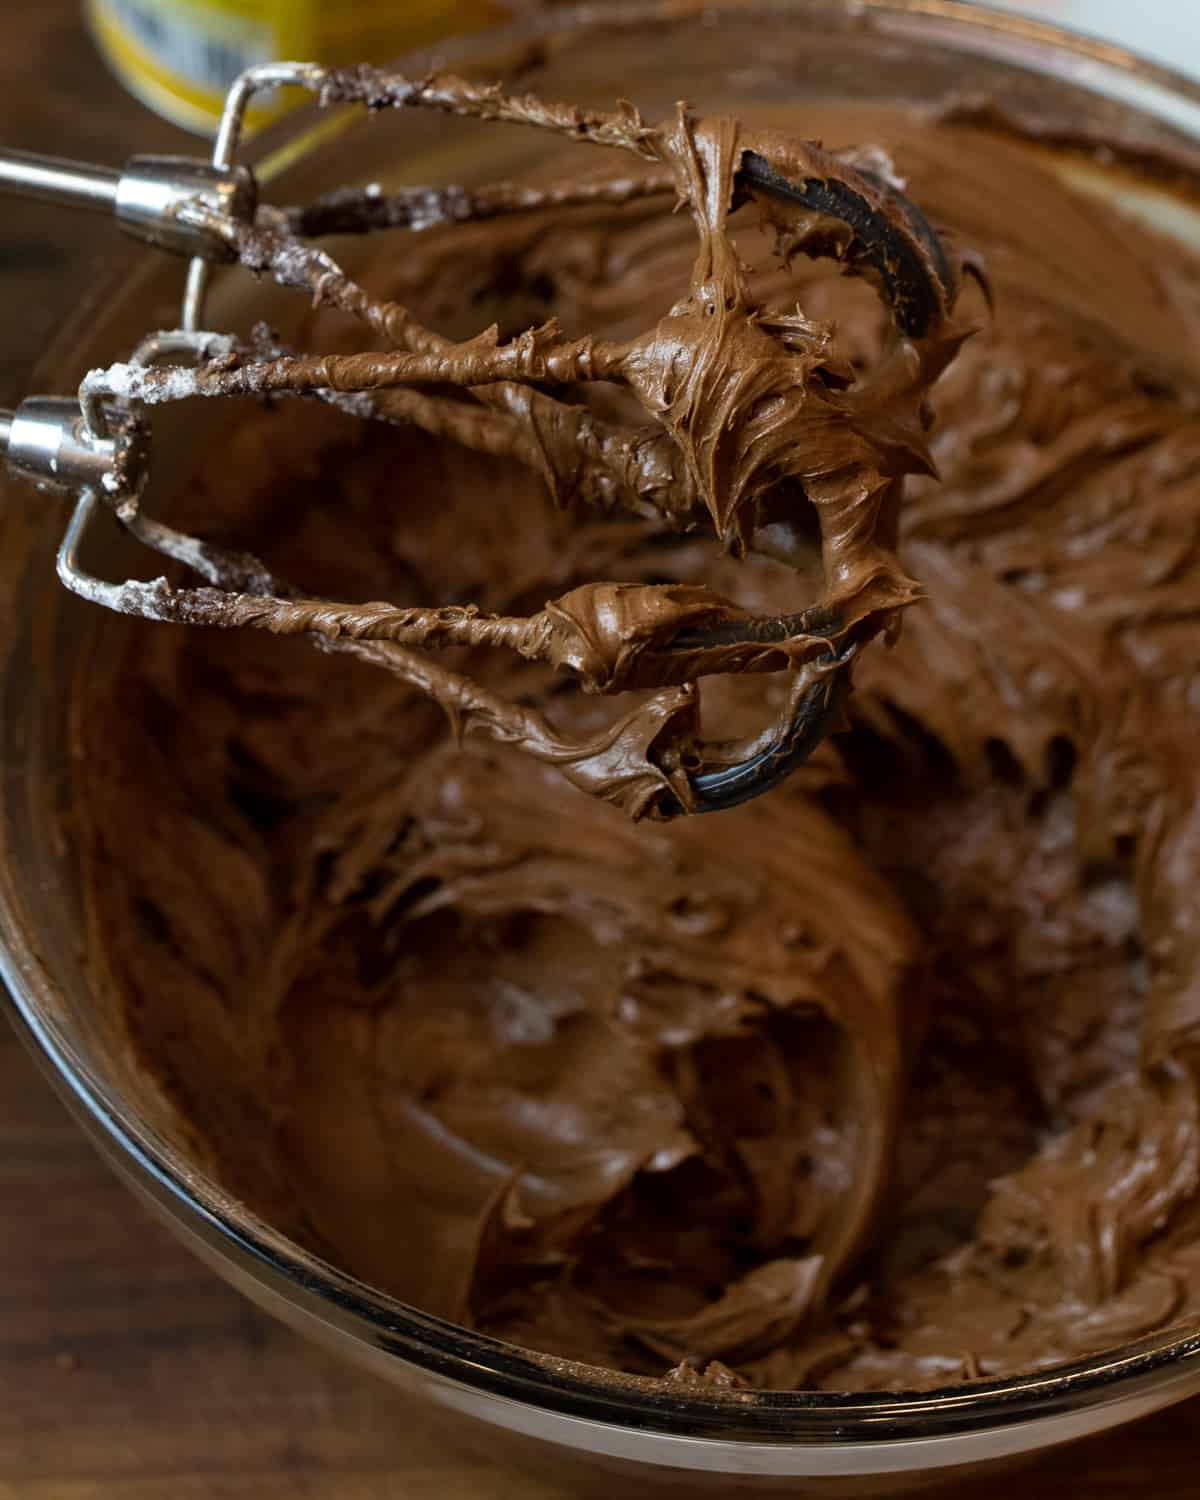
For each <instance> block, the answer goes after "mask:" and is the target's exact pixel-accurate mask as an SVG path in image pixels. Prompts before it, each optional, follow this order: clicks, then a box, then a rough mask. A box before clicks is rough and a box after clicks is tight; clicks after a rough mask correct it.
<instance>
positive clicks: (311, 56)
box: [88, 0, 503, 131]
mask: <svg viewBox="0 0 1200 1500" xmlns="http://www.w3.org/2000/svg"><path fill="white" fill-rule="evenodd" d="M88 15H89V19H90V21H91V25H92V30H93V32H94V34H95V37H96V40H97V42H98V43H99V45H100V48H101V50H102V51H103V52H104V54H105V55H106V57H107V58H108V60H109V62H110V64H111V65H112V67H113V69H114V70H115V72H116V73H117V74H118V75H119V76H120V77H121V79H122V80H123V81H124V82H125V84H126V85H127V86H128V87H129V88H130V89H131V90H132V91H133V92H134V93H135V94H137V95H138V96H139V98H141V99H142V100H143V101H144V102H145V103H147V104H148V105H150V107H151V108H152V109H155V110H157V111H158V112H159V113H160V114H164V115H166V116H168V117H169V118H170V119H172V120H175V121H176V122H177V123H178V124H180V125H183V126H186V127H187V128H188V129H190V130H198V131H211V130H212V129H213V128H214V127H215V125H216V122H217V120H218V119H219V118H220V114H221V106H222V104H223V103H224V99H225V91H226V90H227V89H228V87H229V85H230V84H231V83H232V82H233V80H234V79H235V78H236V77H237V76H238V74H239V73H241V72H242V71H243V70H244V69H246V68H249V67H252V66H253V65H254V64H255V63H263V62H278V61H281V60H287V61H289V62H320V63H348V62H384V61H386V60H387V59H388V58H390V57H395V56H397V55H399V54H400V53H401V52H405V51H407V50H409V49H411V48H413V47H422V46H425V45H426V44H427V43H429V42H434V41H436V40H437V39H438V38H439V37H442V36H448V35H450V34H451V33H452V32H456V31H469V30H475V29H477V28H479V27H482V26H486V25H489V24H490V23H491V22H493V21H496V20H498V19H500V18H501V17H502V16H503V11H502V10H501V8H500V6H499V5H498V4H497V3H496V0H391V3H383V4H380V3H379V0H88ZM293 102H294V99H293V98H288V97H284V96H280V97H279V98H277V99H275V100H273V101H271V102H269V103H268V104H266V105H265V106H261V107H258V108H252V109H251V111H250V115H249V117H248V121H247V123H248V124H249V125H250V126H251V128H253V127H255V126H257V125H261V124H263V123H264V122H265V121H266V120H268V119H271V118H273V117H274V116H275V115H277V114H279V113H280V112H281V111H282V110H283V109H284V108H286V107H287V106H288V105H289V104H291V103H293Z"/></svg>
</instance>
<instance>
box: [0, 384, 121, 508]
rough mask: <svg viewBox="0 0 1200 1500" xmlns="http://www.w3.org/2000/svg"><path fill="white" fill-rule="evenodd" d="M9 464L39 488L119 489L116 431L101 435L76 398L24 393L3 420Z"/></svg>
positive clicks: (119, 464)
mask: <svg viewBox="0 0 1200 1500" xmlns="http://www.w3.org/2000/svg"><path fill="white" fill-rule="evenodd" d="M7 425H8V447H7V452H6V454H5V457H6V459H7V462H8V467H9V469H10V470H11V471H12V472H13V473H14V474H19V475H20V476H21V477H22V478H24V479H30V480H32V481H33V483H34V484H37V485H39V486H41V487H42V488H49V489H55V490H63V491H76V490H80V489H83V488H91V489H98V490H101V491H107V492H108V493H109V494H116V492H117V491H118V490H119V489H121V488H123V486H124V480H123V478H122V467H123V466H122V458H123V455H122V452H121V445H122V441H123V439H122V438H121V437H120V435H117V436H111V437H102V436H99V435H98V434H96V433H93V432H92V431H91V430H90V428H89V427H88V424H87V423H86V421H85V420H84V414H83V410H82V408H81V407H80V405H79V402H78V401H76V400H74V399H70V398H68V397H65V396H30V397H28V398H27V399H26V400H25V401H22V403H21V404H20V406H18V407H17V409H16V411H15V412H13V413H12V416H11V418H10V419H9V421H8V424H7Z"/></svg>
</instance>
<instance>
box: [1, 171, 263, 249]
mask: <svg viewBox="0 0 1200 1500" xmlns="http://www.w3.org/2000/svg"><path fill="white" fill-rule="evenodd" d="M0 193H5V194H8V195H9V196H14V197H19V198H36V199H38V200H40V201H41V202H43V203H55V204H59V205H61V206H62V207H64V208H85V209H89V210H91V211H92V212H99V213H105V212H107V213H112V214H114V215H115V216H116V219H117V222H118V224H120V226H121V228H122V229H124V230H125V231H126V233H128V234H132V235H134V236H136V237H137V238H138V239H141V240H145V241H146V242H147V243H148V244H151V245H158V246H159V247H160V248H161V249H164V250H173V251H176V252H177V253H178V254H181V255H191V256H193V257H195V258H196V259H197V260H199V261H205V262H206V261H210V260H216V261H224V260H229V259H230V256H231V252H230V249H229V246H228V244H227V243H226V241H225V239H224V238H223V237H222V236H221V235H219V234H216V233H214V232H213V230H212V228H211V226H210V225H209V224H208V223H205V222H203V220H202V219H201V220H189V219H188V218H187V217H186V213H185V211H186V209H187V208H188V207H189V206H199V207H201V208H203V209H205V210H206V211H207V212H208V213H209V214H212V215H218V216H220V217H222V218H230V219H249V218H253V216H254V210H255V206H256V204H257V200H258V188H257V184H256V183H255V180H254V174H253V173H252V172H251V171H250V170H249V169H248V168H246V167H235V166H233V165H229V166H225V167H218V166H214V165H213V164H212V163H211V162H206V161H198V160H196V159H195V158H193V157H190V156H134V157H131V158H130V159H129V161H128V162H126V164H125V167H124V169H123V170H122V171H117V170H115V169H114V168H112V167H98V166H93V165H91V164H89V163H86V162H74V161H64V160H59V159H58V158H56V157H52V156H39V155H35V154H34V153H33V152H28V151H0Z"/></svg>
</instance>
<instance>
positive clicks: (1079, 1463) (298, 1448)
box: [0, 0, 1200, 1500]
mask: <svg viewBox="0 0 1200 1500" xmlns="http://www.w3.org/2000/svg"><path fill="white" fill-rule="evenodd" d="M79 9H80V5H79V3H78V0H32V3H30V4H27V5H22V6H20V7H17V6H16V5H15V4H14V5H8V6H5V15H4V21H3V35H4V43H3V48H2V49H0V141H4V142H7V143H11V144H13V145H19V146H24V147H27V148H32V149H41V150H48V151H57V152H61V153H64V154H71V153H74V154H76V155H78V156H81V157H83V156H87V157H91V158H93V159H96V160H101V161H109V162H119V161H121V160H122V159H123V158H124V157H125V156H126V155H127V154H128V153H129V152H130V151H132V150H172V149H174V150H192V149H195V148H194V143H192V142H191V141H190V140H189V138H188V137H185V136H183V135H182V134H181V133H180V132H179V131H176V130H173V129H172V128H171V127H170V126H167V125H165V124H163V123H162V122H161V121H158V120H156V119H155V118H153V117H152V116H150V115H149V114H147V113H146V112H144V111H143V110H142V109H141V108H140V107H139V106H138V105H136V104H135V103H133V102H132V101H131V100H130V99H128V98H127V97H126V96H125V95H124V94H123V92H122V91H121V89H120V88H119V87H118V85H117V84H115V83H114V82H112V81H111V80H110V79H109V78H108V76H107V74H106V73H105V71H104V69H103V68H102V66H101V65H100V63H99V62H98V60H97V59H96V57H95V55H94V53H93V51H92V49H91V46H90V44H89V42H88V40H87V38H86V36H85V35H84V33H83V30H82V27H81V26H80V23H79V19H78V16H79ZM0 214H2V217H0V403H3V404H12V402H13V400H14V399H15V397H16V396H18V395H19V394H20V393H21V392H22V391H23V390H24V389H26V388H27V383H28V381H29V378H30V368H31V366H32V364H33V362H34V360H35V358H36V356H37V354H38V352H39V351H40V349H41V348H43V347H44V345H45V342H46V339H47V336H48V335H49V334H50V332H51V331H52V330H53V329H54V328H55V327H56V326H57V325H58V324H59V323H60V321H61V320H62V319H63V317H64V316H65V315H66V313H67V311H68V310H69V309H70V308H71V306H72V305H73V303H74V302H75V300H76V299H77V298H78V296H79V295H80V291H81V289H82V288H83V287H85V286H86V285H87V283H88V270H89V266H90V265H92V264H93V263H94V261H95V260H97V259H100V258H102V257H103V255H104V253H105V250H106V247H107V246H109V245H110V244H111V243H112V239H111V236H112V235H113V234H114V233H115V231H112V230H110V229H109V228H108V226H106V225H104V224H103V223H101V222H100V221H98V220H95V221H93V220H88V221H86V228H87V231H88V232H87V239H86V242H84V243H80V242H79V241H78V239H77V238H75V237H74V236H72V233H71V232H72V230H74V231H76V232H78V230H79V228H80V221H79V220H71V221H68V220H67V219H66V218H65V217H64V215H63V214H62V213H61V212H58V211H55V210H52V209H41V208H33V207H31V208H24V207H21V208H15V209H14V208H13V207H12V206H11V205H9V204H5V205H4V206H3V207H2V208H0ZM48 586H52V585H51V584H50V583H49V581H48ZM1193 1423H1197V1424H1198V1425H1200V1403H1191V1404H1189V1405H1186V1406H1183V1407H1178V1408H1176V1409H1175V1410H1174V1411H1171V1412H1167V1413H1165V1414H1163V1415H1161V1416H1159V1417H1156V1418H1153V1419H1151V1420H1150V1421H1148V1422H1145V1423H1143V1424H1142V1425H1141V1426H1139V1427H1136V1428H1134V1429H1131V1430H1128V1431H1126V1432H1123V1433H1120V1434H1118V1435H1116V1436H1114V1437H1111V1438H1109V1439H1107V1440H1104V1441H1101V1442H1097V1443H1091V1444H1085V1445H1083V1446H1081V1447H1077V1448H1074V1449H1071V1450H1069V1451H1068V1452H1066V1453H1062V1454H1060V1455H1059V1456H1057V1457H1056V1458H1052V1459H1050V1460H1049V1461H1047V1462H1043V1463H1041V1464H1040V1465H1039V1466H1038V1467H1036V1468H1035V1469H1032V1470H1030V1471H1028V1472H1027V1473H1025V1474H1023V1475H1021V1477H1020V1478H1019V1479H1015V1480H1012V1481H1008V1482H1006V1483H1004V1484H1000V1485H997V1486H994V1487H993V1486H991V1485H989V1486H987V1488H986V1491H985V1490H984V1489H983V1488H980V1489H977V1490H975V1491H974V1496H975V1500H1000V1497H1002V1496H1003V1497H1008V1496H1010V1495H1011V1494H1012V1493H1013V1491H1014V1489H1017V1488H1019V1490H1020V1492H1021V1493H1022V1496H1023V1500H1051V1497H1052V1500H1060V1497H1062V1496H1063V1495H1064V1494H1070V1495H1071V1496H1073V1497H1075V1500H1090V1497H1097V1500H1102V1497H1112V1500H1117V1497H1125V1496H1133V1495H1143V1494H1144V1495H1146V1496H1149V1497H1153V1500H1184V1497H1188V1500H1191V1497H1194V1496H1196V1495H1198V1494H1200V1481H1198V1480H1197V1479H1196V1478H1195V1475H1194V1466H1197V1465H1200V1432H1197V1430H1196V1428H1194V1427H1193V1425H1192V1424H1193ZM293 1497H312V1500H502V1497H503V1500H563V1496H562V1492H560V1491H555V1490H551V1489H549V1488H547V1487H546V1486H544V1485H541V1484H535V1483H533V1482H532V1481H529V1480H525V1479H519V1478H512V1477H509V1476H507V1475H505V1474H502V1473H500V1472H499V1471H497V1470H495V1469H493V1468H491V1467H490V1466H488V1465H486V1464H484V1463H481V1462H477V1461H475V1460H471V1459H468V1458H464V1457H463V1456H462V1455H461V1454H460V1453H458V1452H454V1451H446V1450H445V1449H444V1448H441V1449H439V1447H438V1446H436V1444H435V1443H434V1442H433V1440H431V1439H430V1438H429V1437H428V1436H427V1435H426V1434H424V1433H423V1431H422V1423H421V1419H420V1415H419V1414H417V1415H415V1416H414V1415H412V1414H410V1413H409V1412H408V1411H407V1410H406V1408H405V1407H404V1406H403V1405H401V1404H400V1403H398V1402H397V1401H396V1400H395V1399H394V1397H393V1396H392V1394H391V1392H390V1391H389V1390H388V1389H387V1388H386V1387H385V1386H384V1385H383V1384H382V1383H380V1382H378V1381H376V1380H375V1379H374V1378H371V1377H366V1376H363V1375H359V1374H358V1373H356V1372H354V1371H351V1370H348V1369H346V1368H344V1367H343V1366H342V1365H340V1364H338V1363H337V1362H335V1361H334V1360H333V1359H332V1358H331V1357H329V1356H327V1355H325V1354H323V1353H321V1352H319V1351H317V1350H314V1349H311V1348H309V1347H308V1346H307V1345H306V1344H304V1343H302V1342H301V1341H300V1340H299V1339H298V1338H296V1337H295V1335H293V1334H292V1333H290V1332H288V1331H287V1330H285V1329H284V1328H283V1327H282V1326H281V1325H278V1324H276V1323H274V1322H272V1321H271V1320H270V1319H268V1318H266V1317H264V1316H263V1315H262V1314H260V1313H258V1312H256V1311H255V1310H254V1309H253V1308H251V1307H250V1305H249V1304H248V1303H246V1302H245V1301H244V1300H243V1299H242V1298H241V1297H239V1296H237V1295H236V1294H235V1293H234V1292H232V1291H230V1290H229V1289H228V1288H226V1287H225V1286H224V1285H223V1284H222V1283H221V1282H220V1281H218V1280H217V1278H216V1277H215V1276H213V1275H212V1274H211V1273H210V1272H209V1271H208V1270H206V1269H205V1268H204V1267H202V1266H201V1265H200V1264H199V1263H198V1262H197V1261H195V1260H193V1259H192V1257H191V1256H190V1255H189V1254H188V1253H187V1252H186V1251H185V1250H184V1249H183V1248H182V1247H181V1246H179V1245H177V1244H176V1243H175V1241H174V1240H173V1239H172V1238H171V1237H170V1236H169V1235H168V1234H167V1232H166V1231H165V1230H163V1229H162V1228H160V1227H159V1225H158V1224H157V1223H155V1222H152V1221H151V1220H150V1219H149V1218H148V1217H147V1216H146V1215H145V1214H144V1213H143V1211H142V1210H141V1208H140V1207H138V1206H137V1204H135V1202H134V1201H133V1199H132V1198H131V1197H130V1196H129V1194H128V1193H127V1191H126V1190H125V1189H124V1188H123V1187H122V1186H121V1185H120V1184H119V1183H118V1182H117V1181H116V1180H115V1179H114V1178H112V1177H111V1176H110V1175H109V1172H108V1170H107V1169H106V1168H105V1167H104V1166H103V1165H102V1164H101V1162H100V1160H99V1159H98V1158H97V1157H96V1156H95V1155H94V1153H93V1151H92V1149H91V1147H90V1146H89V1145H88V1144H87V1142H86V1141H85V1140H84V1138H83V1137H82V1135H81V1134H80V1133H79V1131H78V1130H77V1129H76V1127H75V1126H74V1124H73V1123H72V1122H71V1121H70V1120H69V1119H68V1117H67V1115H66V1113H65V1112H64V1110H63V1108H62V1107H61V1106H60V1104H59V1103H58V1101H57V1100H56V1099H55V1098H54V1096H53V1094H52V1093H51V1091H50V1089H49V1087H48V1086H47V1084H46V1083H45V1082H44V1080H43V1079H42V1078H41V1076H40V1075H39V1073H38V1072H37V1070H36V1069H35V1067H34V1065H33V1063H32V1062H31V1061H30V1059H29V1058H28V1057H27V1056H26V1055H25V1053H24V1051H23V1050H22V1049H21V1047H20V1046H19V1044H18V1043H17V1041H16V1039H15V1038H14V1036H13V1035H12V1034H11V1033H10V1031H9V1030H8V1028H7V1027H4V1026H2V1025H0V1500H293Z"/></svg>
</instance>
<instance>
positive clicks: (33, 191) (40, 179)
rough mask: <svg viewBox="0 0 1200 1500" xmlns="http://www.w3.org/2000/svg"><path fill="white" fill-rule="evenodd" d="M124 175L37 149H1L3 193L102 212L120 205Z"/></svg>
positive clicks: (0, 169)
mask: <svg viewBox="0 0 1200 1500" xmlns="http://www.w3.org/2000/svg"><path fill="white" fill-rule="evenodd" d="M120 178H121V174H120V173H119V172H117V171H115V170H114V169H113V168H112V167H97V166H93V165H92V164H90V163H88V162H80V161H66V160H63V159H60V158H58V157H54V156H42V155H40V154H38V153H37V152H34V151H0V193H4V194H6V195H9V196H15V197H18V198H36V199H38V200H39V201H40V202H42V203H57V204H60V205H62V206H63V207H64V208H88V209H92V210H94V211H95V212H98V213H104V212H105V211H109V212H111V211H112V209H113V208H115V207H116V202H117V187H118V184H119V182H120Z"/></svg>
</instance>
